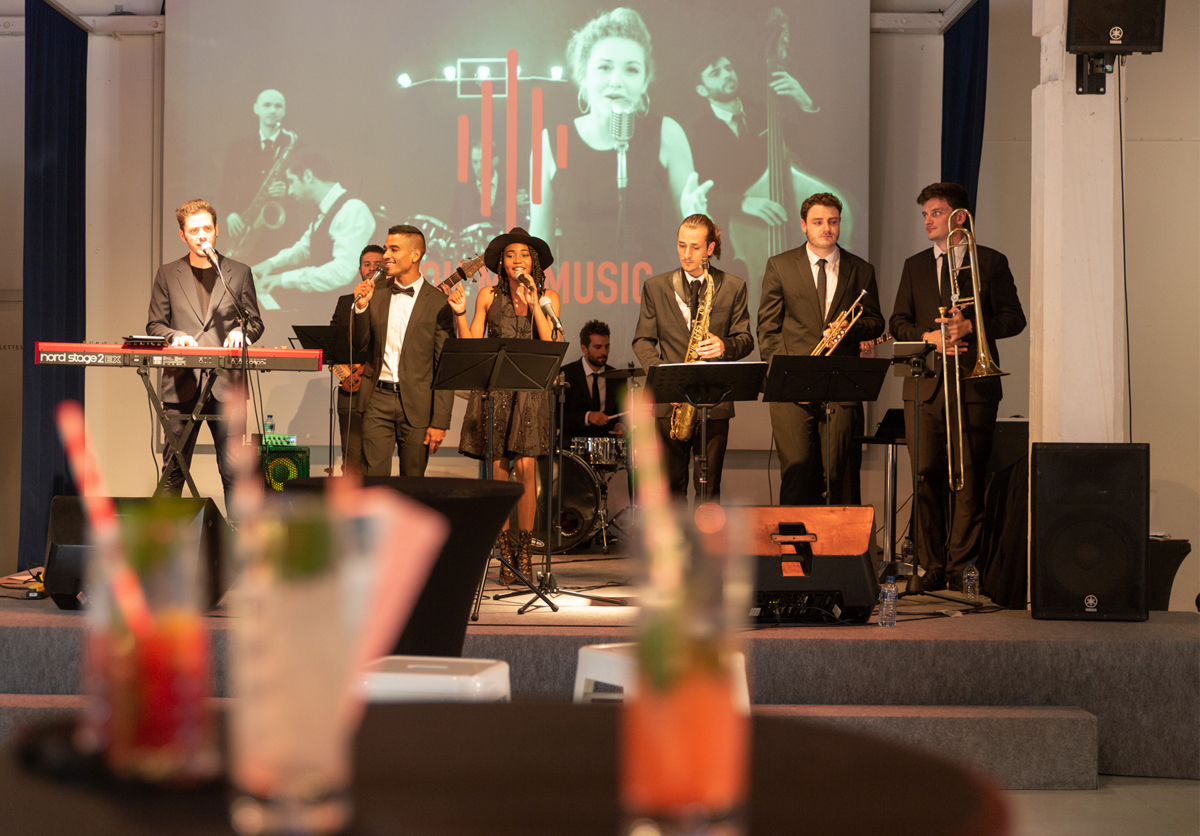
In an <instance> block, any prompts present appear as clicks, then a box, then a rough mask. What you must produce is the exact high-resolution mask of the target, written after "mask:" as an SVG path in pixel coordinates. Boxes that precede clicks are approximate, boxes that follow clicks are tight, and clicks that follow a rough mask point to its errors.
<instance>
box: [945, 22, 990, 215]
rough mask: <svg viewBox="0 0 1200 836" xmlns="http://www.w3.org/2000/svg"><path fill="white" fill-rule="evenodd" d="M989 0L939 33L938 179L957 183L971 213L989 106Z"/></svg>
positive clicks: (973, 207) (973, 206)
mask: <svg viewBox="0 0 1200 836" xmlns="http://www.w3.org/2000/svg"><path fill="white" fill-rule="evenodd" d="M987 65H988V0H977V2H976V3H975V5H974V6H972V7H971V8H970V9H968V10H967V12H966V14H964V15H963V16H962V17H960V18H959V19H958V20H957V21H956V22H955V24H954V25H953V26H951V27H950V28H949V29H948V30H947V31H946V34H945V35H943V36H942V182H943V183H958V184H960V185H961V186H963V188H965V189H966V190H967V194H968V195H969V196H970V200H971V203H970V209H971V214H975V195H976V192H977V190H978V188H979V160H980V158H981V157H982V156H983V117H984V112H985V111H986V109H987V108H986V106H987Z"/></svg>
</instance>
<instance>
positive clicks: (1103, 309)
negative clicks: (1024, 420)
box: [1028, 0, 1136, 442]
mask: <svg viewBox="0 0 1200 836" xmlns="http://www.w3.org/2000/svg"><path fill="white" fill-rule="evenodd" d="M1066 17H1067V0H1034V2H1033V34H1034V36H1036V37H1038V38H1040V39H1041V46H1042V58H1041V76H1040V78H1041V82H1040V83H1039V84H1038V86H1037V87H1036V88H1034V91H1033V103H1032V104H1033V189H1032V201H1031V215H1030V224H1031V244H1032V246H1031V265H1030V268H1031V269H1030V294H1029V295H1030V304H1029V311H1028V315H1029V327H1030V352H1029V354H1030V356H1029V366H1030V369H1029V372H1030V374H1029V411H1030V421H1029V435H1030V440H1031V441H1076V442H1120V441H1128V440H1129V439H1128V431H1129V430H1128V412H1127V410H1128V406H1127V399H1126V363H1125V309H1124V298H1125V297H1124V289H1123V287H1122V276H1123V270H1122V262H1121V245H1122V232H1121V205H1120V198H1121V193H1120V169H1119V164H1120V154H1121V144H1120V140H1119V136H1118V113H1117V85H1116V77H1115V75H1110V76H1109V77H1108V84H1107V87H1108V90H1107V92H1106V93H1105V94H1104V95H1103V96H1096V95H1077V94H1076V92H1075V56H1074V55H1068V54H1067V52H1066V48H1065V47H1066ZM1131 255H1136V254H1135V253H1131Z"/></svg>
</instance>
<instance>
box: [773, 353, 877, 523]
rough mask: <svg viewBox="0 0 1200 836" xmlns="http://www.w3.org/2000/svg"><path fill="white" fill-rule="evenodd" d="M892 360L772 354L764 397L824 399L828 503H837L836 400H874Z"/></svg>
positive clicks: (795, 399) (778, 399)
mask: <svg viewBox="0 0 1200 836" xmlns="http://www.w3.org/2000/svg"><path fill="white" fill-rule="evenodd" d="M891 364H892V361H891V360H886V359H877V358H874V357H839V356H833V357H828V356H817V357H811V356H804V355H799V356H796V355H790V354H776V355H775V356H774V357H772V358H771V369H770V371H769V372H768V373H767V382H766V386H765V388H764V389H763V400H764V401H766V402H768V403H771V402H781V401H787V402H793V403H804V402H807V403H820V404H821V406H822V408H823V410H824V412H825V462H824V468H825V504H826V505H832V504H833V488H832V483H833V474H832V472H831V468H830V462H831V460H832V455H831V452H832V437H831V436H832V433H831V432H830V431H829V429H830V423H829V422H830V419H831V418H832V417H833V406H832V404H834V403H836V402H838V401H873V400H876V399H877V398H878V397H879V390H880V389H882V388H883V379H884V378H885V377H887V370H888V367H889V366H891Z"/></svg>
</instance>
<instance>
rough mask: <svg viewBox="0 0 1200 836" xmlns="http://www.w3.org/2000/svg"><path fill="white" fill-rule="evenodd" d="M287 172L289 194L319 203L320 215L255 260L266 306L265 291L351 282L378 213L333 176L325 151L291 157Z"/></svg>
mask: <svg viewBox="0 0 1200 836" xmlns="http://www.w3.org/2000/svg"><path fill="white" fill-rule="evenodd" d="M285 173H286V176H287V181H288V194H290V195H292V196H294V197H296V198H297V199H299V200H301V201H304V202H306V203H309V204H314V205H315V206H316V207H317V217H316V219H315V220H314V221H313V222H312V223H311V224H309V226H308V229H306V230H305V231H304V234H303V235H301V236H300V240H298V241H296V243H295V244H293V245H292V246H290V247H288V248H287V249H284V250H280V251H279V252H277V253H276V254H275V255H273V256H271V257H270V258H268V259H266V260H265V261H261V262H259V263H258V264H256V265H254V281H255V285H256V286H257V287H258V294H259V301H261V302H263V305H264V307H267V306H268V305H270V304H271V303H270V302H267V301H266V299H265V298H264V296H265V295H268V294H270V293H271V291H273V290H275V289H276V288H284V289H285V290H300V291H305V292H310V293H312V292H321V291H327V290H336V289H338V288H340V287H345V286H347V285H348V284H349V281H348V279H347V277H350V276H353V275H354V270H355V268H356V266H357V264H358V259H359V254H360V253H361V252H362V250H363V248H364V247H365V246H366V245H367V244H368V243H370V241H371V236H373V235H374V234H375V215H374V214H372V212H371V210H370V208H369V207H368V206H367V204H365V203H363V202H362V201H361V200H359V199H358V198H354V197H351V196H350V194H349V192H347V191H346V189H345V188H343V187H342V184H341V183H338V182H337V181H336V180H335V179H334V176H333V167H332V166H331V165H330V164H329V161H328V160H326V159H325V158H324V157H322V156H321V155H319V154H316V153H314V152H312V151H305V152H303V153H301V154H299V155H298V156H296V157H294V158H291V159H289V160H288V163H287V169H286V172H285ZM285 268H291V269H285ZM281 270H283V271H284V272H280V271H281ZM272 301H274V300H272Z"/></svg>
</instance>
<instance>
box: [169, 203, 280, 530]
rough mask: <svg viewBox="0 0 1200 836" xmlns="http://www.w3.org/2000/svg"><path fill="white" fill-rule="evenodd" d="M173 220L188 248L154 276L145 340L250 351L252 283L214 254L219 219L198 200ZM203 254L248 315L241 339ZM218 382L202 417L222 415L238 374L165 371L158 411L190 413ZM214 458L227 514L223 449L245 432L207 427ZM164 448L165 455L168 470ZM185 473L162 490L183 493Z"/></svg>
mask: <svg viewBox="0 0 1200 836" xmlns="http://www.w3.org/2000/svg"><path fill="white" fill-rule="evenodd" d="M175 218H176V220H178V221H179V238H180V240H182V241H183V243H184V244H185V245H186V246H187V248H188V252H187V255H185V256H184V257H183V258H180V259H178V260H177V261H172V262H170V263H169V264H164V265H162V266H161V267H159V268H158V273H157V274H155V276H154V284H153V286H152V287H151V290H150V311H149V314H148V315H147V320H148V321H147V324H146V333H147V334H153V335H155V336H161V337H166V338H167V339H168V340H170V341H171V345H173V346H197V345H199V346H226V347H228V348H240V347H241V346H242V343H243V341H244V342H245V343H246V344H248V345H251V344H253V343H254V342H256V341H257V340H258V339H259V338H260V337H261V336H262V333H263V321H262V317H261V316H260V315H259V311H258V297H257V296H256V295H255V292H254V278H253V276H252V275H251V273H250V268H249V267H247V266H246V265H245V264H242V263H240V262H237V261H234V260H232V259H229V258H225V257H224V256H221V255H217V254H216V252H215V250H212V247H214V246H215V244H216V240H217V232H218V229H217V213H216V210H215V209H213V207H212V206H211V205H210V204H209V203H208V202H207V201H204V200H189V201H188V202H187V203H185V204H183V205H182V206H180V207H179V208H178V209H176V210H175ZM207 252H213V257H214V258H216V259H217V260H218V263H219V264H220V266H221V271H222V272H223V273H224V274H225V281H226V282H228V284H229V289H230V291H232V292H233V293H234V294H235V295H236V296H237V299H238V302H240V303H241V306H242V307H243V308H244V309H245V310H246V312H247V313H248V314H249V320H248V322H247V326H246V333H243V332H242V331H241V329H240V326H239V325H238V321H237V313H236V306H235V305H234V302H233V299H231V298H230V295H229V293H228V292H227V291H226V290H225V286H224V285H223V284H221V281H220V279H219V278H217V271H216V270H214V269H213V266H212V264H211V263H210V261H209V256H208V255H207ZM210 374H212V375H216V380H215V381H214V382H213V386H212V392H211V395H210V397H209V401H208V402H207V403H206V404H204V405H203V406H202V408H201V412H203V413H205V414H216V413H219V412H221V404H222V403H223V402H224V401H226V400H227V399H229V398H233V397H235V394H236V393H238V392H241V391H243V390H242V388H241V386H240V385H239V384H240V383H241V379H242V373H241V372H238V371H235V370H226V369H207V370H204V371H199V370H197V369H183V368H164V369H163V374H162V384H161V388H160V391H159V394H160V396H161V397H162V401H163V408H164V410H165V411H166V413H167V414H168V415H171V416H178V415H184V414H188V413H191V412H192V411H193V410H194V409H195V407H196V402H197V401H198V400H199V398H200V393H201V392H202V391H203V390H204V386H205V383H206V382H207V381H206V380H205V375H210ZM206 423H208V427H209V431H210V432H211V433H212V438H213V446H214V447H215V448H216V453H217V469H218V470H219V471H220V473H221V486H222V487H223V488H224V491H225V509H226V515H227V516H228V514H229V511H230V502H229V500H230V491H231V488H232V487H233V478H234V473H233V466H232V463H231V462H230V460H229V444H230V443H233V444H241V443H243V439H244V437H245V427H244V426H237V427H232V426H229V425H228V423H227V422H225V421H207V422H206ZM183 426H184V422H183V420H182V419H181V418H174V417H173V418H172V419H171V431H172V432H173V433H175V435H176V436H177V437H178V436H179V435H180V434H181V433H182V432H183ZM199 434H200V433H199V431H198V429H197V431H195V432H193V433H192V434H191V436H190V437H189V438H188V440H187V443H186V444H185V445H184V447H183V451H182V452H183V459H184V462H185V463H186V464H187V465H188V467H189V468H190V466H191V461H192V453H193V452H194V451H195V448H196V438H197V436H199ZM169 456H170V449H169V448H168V449H167V450H166V451H165V452H164V455H163V459H164V460H163V464H164V466H166V465H167V460H168V458H169ZM183 481H184V479H183V472H182V471H181V470H180V469H179V468H175V469H174V470H173V471H172V473H171V477H170V478H169V479H168V481H167V489H168V490H169V491H171V492H172V493H175V494H180V493H182V490H183Z"/></svg>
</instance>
